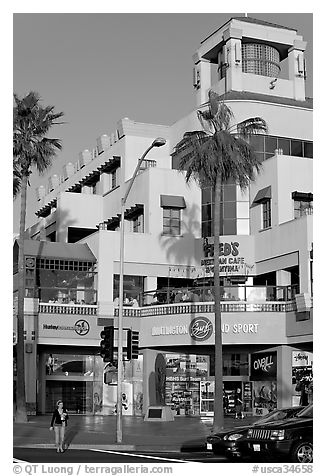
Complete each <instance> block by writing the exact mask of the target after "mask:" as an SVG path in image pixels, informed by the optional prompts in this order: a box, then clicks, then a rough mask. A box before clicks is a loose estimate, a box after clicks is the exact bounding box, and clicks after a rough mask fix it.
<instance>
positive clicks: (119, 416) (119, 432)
mask: <svg viewBox="0 0 326 476" xmlns="http://www.w3.org/2000/svg"><path fill="white" fill-rule="evenodd" d="M165 143H166V140H165V139H163V138H162V137H158V138H157V139H155V140H154V141H153V142H152V144H151V145H150V146H149V147H148V149H146V150H145V152H144V153H143V155H142V156H141V158H140V159H139V161H138V164H137V167H136V169H135V171H134V174H133V176H132V178H131V180H130V182H129V183H128V186H127V189H126V191H125V194H124V196H123V197H122V199H121V217H120V271H119V316H118V381H117V443H121V442H122V401H121V397H122V377H123V366H122V362H123V361H122V357H123V339H122V337H123V336H122V333H123V322H122V321H123V268H124V217H125V207H126V201H127V198H128V195H129V192H130V189H131V187H132V185H133V183H134V181H135V178H136V175H137V173H138V171H139V169H140V166H141V164H142V162H143V160H144V159H145V157H146V155H147V154H148V152H149V151H150V150H151V149H153V148H154V147H161V146H162V145H164V144H165Z"/></svg>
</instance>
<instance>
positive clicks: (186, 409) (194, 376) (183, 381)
mask: <svg viewBox="0 0 326 476" xmlns="http://www.w3.org/2000/svg"><path fill="white" fill-rule="evenodd" d="M165 359H166V387H165V400H166V404H167V405H169V406H171V409H172V410H173V411H174V412H175V415H177V416H178V415H200V414H201V413H202V408H201V403H200V402H201V389H202V387H201V385H202V381H203V380H207V376H208V357H207V356H203V355H188V354H165Z"/></svg>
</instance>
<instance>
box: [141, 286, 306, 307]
mask: <svg viewBox="0 0 326 476" xmlns="http://www.w3.org/2000/svg"><path fill="white" fill-rule="evenodd" d="M220 292H221V295H220V300H221V302H222V303H223V302H227V301H241V302H245V303H265V302H271V301H273V302H275V301H276V302H289V301H293V300H294V299H295V295H296V294H297V293H298V286H241V285H239V286H221V288H220ZM187 302H214V288H213V287H212V286H200V287H199V286H197V287H188V288H170V287H167V288H162V289H156V290H155V291H147V292H145V293H143V294H142V295H141V296H139V304H140V305H141V306H153V305H161V304H173V303H175V304H182V303H187Z"/></svg>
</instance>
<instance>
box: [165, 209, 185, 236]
mask: <svg viewBox="0 0 326 476" xmlns="http://www.w3.org/2000/svg"><path fill="white" fill-rule="evenodd" d="M180 232H181V210H180V208H163V235H173V236H178V235H180Z"/></svg>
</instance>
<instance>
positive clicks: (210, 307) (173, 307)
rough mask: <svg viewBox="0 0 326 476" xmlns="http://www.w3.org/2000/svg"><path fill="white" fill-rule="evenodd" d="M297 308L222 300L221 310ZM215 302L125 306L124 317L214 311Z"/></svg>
mask: <svg viewBox="0 0 326 476" xmlns="http://www.w3.org/2000/svg"><path fill="white" fill-rule="evenodd" d="M295 309H296V306H295V303H294V302H268V303H267V302H266V303H246V302H221V312H290V311H294V310H295ZM214 311H215V304H213V303H212V304H206V303H196V304H192V303H184V304H163V305H154V306H146V307H141V308H136V309H135V308H132V307H131V308H128V307H124V308H123V316H124V317H150V316H170V315H175V314H196V313H214ZM114 315H115V316H116V317H117V316H118V315H119V309H117V308H116V309H115V310H114Z"/></svg>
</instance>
